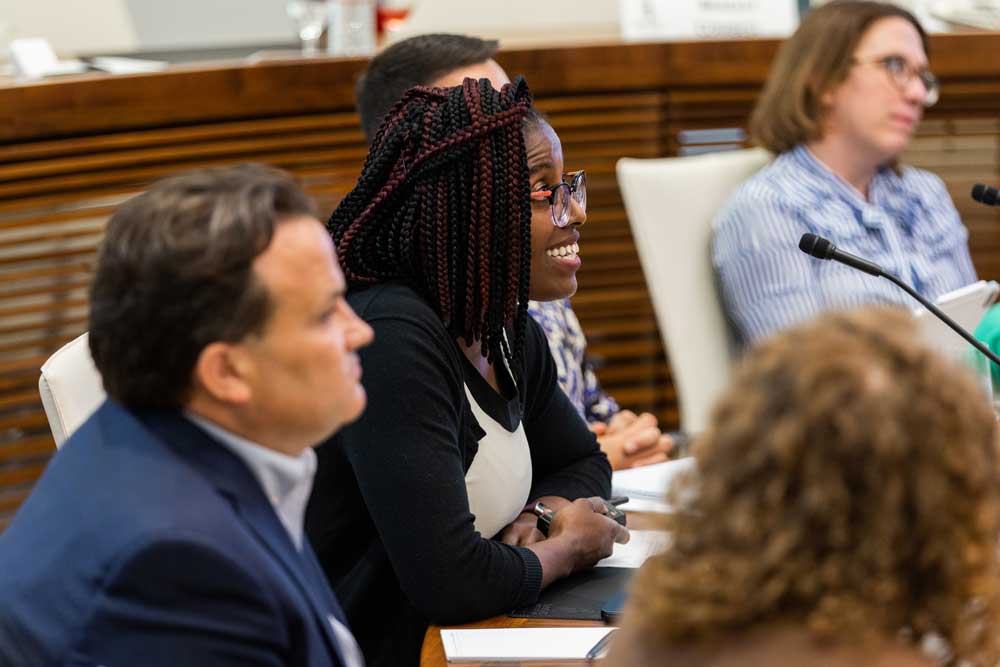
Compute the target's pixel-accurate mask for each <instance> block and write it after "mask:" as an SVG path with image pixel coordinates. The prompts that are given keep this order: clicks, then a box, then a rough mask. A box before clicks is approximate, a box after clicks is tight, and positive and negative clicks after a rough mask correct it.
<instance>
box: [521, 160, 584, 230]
mask: <svg viewBox="0 0 1000 667" xmlns="http://www.w3.org/2000/svg"><path fill="white" fill-rule="evenodd" d="M566 179H569V181H568V182H567V181H566ZM531 199H532V200H534V201H548V202H549V212H550V213H551V214H552V224H553V225H555V226H556V227H559V228H562V227H565V226H566V225H568V224H569V218H570V208H571V204H570V201H571V200H572V201H575V202H576V203H577V205H578V206H579V207H580V209H581V210H583V211H586V210H587V176H586V174H585V173H584V172H583V170H582V169H581V170H580V171H577V172H573V173H572V174H563V181H562V182H561V183H559V184H558V185H555V186H552V187H551V188H549V189H547V190H535V191H534V192H532V193H531Z"/></svg>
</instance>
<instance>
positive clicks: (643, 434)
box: [590, 410, 674, 470]
mask: <svg viewBox="0 0 1000 667" xmlns="http://www.w3.org/2000/svg"><path fill="white" fill-rule="evenodd" d="M590 430H591V431H593V432H594V434H595V435H596V436H597V443H598V444H599V445H600V447H601V451H603V452H604V454H605V455H606V456H607V457H608V461H609V462H610V463H611V469H612V470H623V469H625V468H635V467H636V466H644V465H649V464H650V463H660V462H662V461H666V460H667V455H668V454H669V453H670V450H671V449H672V448H673V446H674V443H673V440H671V438H670V436H669V435H666V434H665V433H661V432H660V429H659V428H658V426H657V421H656V417H654V416H653V415H651V414H649V413H648V412H644V413H642V414H641V415H639V416H636V415H635V413H634V412H632V411H630V410H622V411H621V412H619V413H617V414H616V415H615V416H613V417H612V418H611V421H610V422H608V423H604V422H594V423H593V424H591V425H590Z"/></svg>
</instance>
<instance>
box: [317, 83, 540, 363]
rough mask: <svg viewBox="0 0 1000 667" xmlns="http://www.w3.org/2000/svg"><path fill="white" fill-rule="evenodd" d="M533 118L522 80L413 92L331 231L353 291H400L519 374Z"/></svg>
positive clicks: (385, 128) (390, 121) (383, 133)
mask: <svg viewBox="0 0 1000 667" xmlns="http://www.w3.org/2000/svg"><path fill="white" fill-rule="evenodd" d="M538 117H539V116H538V114H537V112H536V111H535V110H534V109H533V108H532V107H531V94H530V93H529V92H528V87H527V85H526V84H525V82H524V79H522V78H520V77H518V78H517V79H516V80H515V81H514V83H511V84H508V85H506V86H504V87H503V90H501V91H500V92H497V91H495V90H494V89H493V86H492V85H491V84H490V82H489V80H488V79H480V80H479V81H478V82H477V81H474V80H473V79H466V80H465V82H464V83H463V84H462V85H461V86H457V87H455V88H424V87H418V88H413V89H411V90H410V91H409V92H407V93H406V95H404V96H403V99H402V100H400V101H399V102H398V103H397V104H396V106H395V107H393V109H392V111H390V112H389V114H388V115H387V116H386V119H385V121H384V122H383V124H382V127H381V128H380V129H379V132H378V134H376V136H375V140H374V142H373V143H372V146H371V152H370V153H369V154H368V158H367V160H366V161H365V166H364V168H363V169H362V172H361V177H360V178H359V179H358V183H357V185H356V186H355V187H354V189H353V190H352V191H351V192H350V193H349V194H348V195H347V196H346V197H345V198H344V200H343V201H342V202H341V203H340V206H338V207H337V210H335V211H334V212H333V215H331V216H330V220H329V222H327V228H328V229H329V231H330V234H331V236H332V237H333V241H334V243H335V244H336V246H337V252H338V255H339V257H340V263H341V266H342V267H343V269H344V275H345V277H346V278H347V282H348V285H349V286H350V287H359V286H364V285H371V284H376V283H382V282H388V281H396V282H402V283H405V284H407V285H409V286H411V287H413V288H414V289H416V290H417V291H419V292H420V293H422V294H423V295H424V296H425V298H426V299H427V300H428V301H429V302H430V303H431V305H432V306H433V307H434V309H435V310H436V311H437V314H438V316H439V317H440V318H441V321H442V322H444V325H445V327H447V329H448V332H449V333H450V334H451V335H452V336H453V337H454V338H459V337H461V338H464V339H465V340H466V341H468V342H472V341H474V340H476V339H480V340H481V341H482V348H483V353H484V354H485V355H486V357H487V358H488V359H489V360H490V362H493V361H495V360H497V359H499V356H498V355H499V354H503V355H504V356H505V357H506V358H507V360H508V363H509V364H510V366H511V368H512V369H516V368H518V365H517V362H519V361H520V359H521V356H522V354H523V348H524V336H525V326H526V323H527V316H528V315H527V308H528V284H529V280H530V273H529V272H530V266H531V201H530V196H529V190H530V187H529V183H528V161H527V156H526V154H525V148H524V135H523V129H522V125H523V123H525V122H529V123H531V122H537V118H538ZM507 326H509V327H510V329H509V331H510V332H511V333H512V334H513V340H512V344H509V343H508V342H507V341H505V339H504V336H503V330H504V328H505V327H507Z"/></svg>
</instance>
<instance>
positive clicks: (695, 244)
mask: <svg viewBox="0 0 1000 667" xmlns="http://www.w3.org/2000/svg"><path fill="white" fill-rule="evenodd" d="M769 159H770V154H769V153H768V152H767V151H765V150H763V149H760V148H752V149H746V150H739V151H729V152H725V153H710V154H707V155H699V156H695V157H679V158H662V159H655V160H638V159H632V158H623V159H621V160H619V161H618V184H619V186H620V187H621V191H622V198H623V199H624V201H625V210H626V211H627V212H628V218H629V222H630V223H631V226H632V236H633V237H634V238H635V245H636V247H637V248H638V250H639V258H640V260H641V261H642V268H643V273H645V276H646V284H647V285H648V286H649V292H650V295H651V297H652V301H653V309H654V310H655V311H656V321H657V323H658V325H659V327H660V335H661V336H662V337H663V344H664V346H665V347H666V349H667V353H668V354H669V356H670V368H671V370H672V372H673V377H674V384H675V386H676V387H677V395H678V402H679V403H680V413H681V427H682V428H683V429H684V430H686V431H688V432H690V433H697V432H699V431H701V430H703V429H704V428H705V426H706V425H707V423H708V415H709V411H710V409H711V407H712V404H713V403H714V401H715V399H716V398H717V397H718V396H719V395H720V394H721V393H722V390H723V389H724V388H725V387H726V385H727V383H728V380H729V373H730V367H731V365H732V362H733V360H734V358H735V346H734V343H733V341H732V338H731V335H730V332H729V327H728V324H727V322H726V318H725V315H724V313H723V309H722V306H721V304H720V302H719V295H718V292H717V288H716V284H715V275H714V272H713V270H712V261H711V240H712V218H713V217H714V216H715V213H716V212H717V211H718V210H719V208H720V207H721V206H722V205H723V204H724V203H725V201H726V199H727V198H728V197H729V195H730V194H731V193H732V192H733V190H735V189H736V187H737V186H738V185H739V184H740V183H741V182H743V181H744V180H746V179H747V178H748V177H750V176H751V175H753V174H754V173H755V172H756V171H757V170H759V169H760V168H762V167H763V166H764V165H765V164H767V162H768V160H769Z"/></svg>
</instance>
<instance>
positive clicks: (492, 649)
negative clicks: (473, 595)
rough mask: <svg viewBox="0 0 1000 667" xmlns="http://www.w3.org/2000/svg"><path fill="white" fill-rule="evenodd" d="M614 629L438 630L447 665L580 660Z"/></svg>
mask: <svg viewBox="0 0 1000 667" xmlns="http://www.w3.org/2000/svg"><path fill="white" fill-rule="evenodd" d="M614 630H615V628H607V627H605V628H499V629H492V630H442V631H441V643H442V644H443V645H444V654H445V656H446V657H447V658H448V662H463V661H464V662H475V661H490V662H521V661H524V660H584V659H586V657H587V651H589V650H590V649H592V648H593V647H594V644H596V643H597V642H599V641H600V640H601V639H602V638H603V637H604V635H606V634H608V633H609V632H613V631H614Z"/></svg>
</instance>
